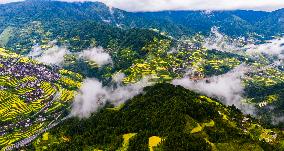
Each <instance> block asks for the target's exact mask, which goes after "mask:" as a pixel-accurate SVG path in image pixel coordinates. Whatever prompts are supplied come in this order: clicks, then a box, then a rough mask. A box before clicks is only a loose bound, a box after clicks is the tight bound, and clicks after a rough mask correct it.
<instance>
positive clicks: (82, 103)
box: [71, 75, 152, 118]
mask: <svg viewBox="0 0 284 151" xmlns="http://www.w3.org/2000/svg"><path fill="white" fill-rule="evenodd" d="M120 76H121V75H120ZM115 80H117V79H115ZM115 80H113V81H115ZM150 85H152V83H150V82H149V78H144V79H142V80H141V81H139V82H137V83H133V84H128V85H122V83H121V81H117V82H115V85H112V86H109V87H107V86H103V84H102V83H101V82H100V81H98V80H97V79H90V78H88V79H85V80H84V81H83V84H82V86H81V88H80V90H79V93H78V95H77V96H76V97H75V99H74V102H73V104H72V110H71V115H72V116H75V117H79V118H88V117H90V116H91V114H92V113H94V112H96V111H97V110H98V109H100V108H101V107H103V106H104V105H105V104H106V102H110V103H112V104H113V105H115V106H117V105H120V104H122V103H124V102H125V101H127V100H129V99H131V98H133V97H134V96H136V95H139V94H140V93H142V92H143V88H144V87H146V86H150Z"/></svg>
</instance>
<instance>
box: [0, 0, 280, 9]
mask: <svg viewBox="0 0 284 151" xmlns="http://www.w3.org/2000/svg"><path fill="white" fill-rule="evenodd" d="M14 1H20V0H0V3H9V2H14ZM61 1H68V2H74V1H76V2H78V1H80V2H83V1H86V0H61ZM88 1H100V2H103V3H105V4H107V5H108V6H111V7H116V8H120V9H123V10H126V11H132V12H133V11H134V12H136V11H161V10H235V9H244V10H248V9H249V10H263V11H273V10H277V9H280V8H284V0H88Z"/></svg>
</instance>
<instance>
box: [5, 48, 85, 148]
mask: <svg viewBox="0 0 284 151" xmlns="http://www.w3.org/2000/svg"><path fill="white" fill-rule="evenodd" d="M81 81H82V76H81V75H79V74H76V73H73V72H71V71H67V70H64V69H58V68H57V67H50V66H45V65H43V64H40V63H38V62H36V61H33V60H30V59H29V58H26V57H22V56H20V55H17V54H15V53H11V52H9V51H6V50H4V49H3V48H0V148H3V149H5V148H13V146H17V145H24V144H25V143H27V142H29V138H32V137H34V136H36V135H37V134H38V133H39V132H43V131H45V130H46V129H47V128H49V127H51V125H52V124H55V123H57V122H59V121H60V120H61V119H62V118H63V117H65V116H66V115H67V114H68V107H69V106H70V103H71V100H72V99H73V97H74V95H75V94H76V91H75V90H76V89H77V88H78V87H80V82H81Z"/></svg>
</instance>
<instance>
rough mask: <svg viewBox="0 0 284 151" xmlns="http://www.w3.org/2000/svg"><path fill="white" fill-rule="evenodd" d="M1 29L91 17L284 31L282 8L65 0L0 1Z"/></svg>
mask: <svg viewBox="0 0 284 151" xmlns="http://www.w3.org/2000/svg"><path fill="white" fill-rule="evenodd" d="M0 9H1V12H0V32H1V31H2V30H4V29H5V27H7V26H24V25H25V24H27V23H29V22H31V21H51V22H58V21H65V22H66V21H83V20H85V21H86V20H92V21H97V22H100V23H105V24H111V25H116V26H118V27H121V28H135V27H137V28H147V29H148V28H155V29H158V30H160V31H164V32H167V33H169V35H171V36H174V37H180V36H189V35H193V34H195V33H198V32H201V33H202V34H208V33H209V32H210V29H211V28H212V27H213V26H217V27H220V31H222V32H224V33H225V34H228V35H231V36H247V35H251V34H254V35H255V34H259V35H263V36H265V37H268V36H274V35H280V34H282V33H283V32H284V24H283V23H284V9H280V10H277V11H273V12H263V11H249V10H248V11H247V10H236V11H211V12H208V11H162V12H138V13H132V12H126V11H123V10H119V9H116V8H109V7H108V6H106V5H105V4H103V3H99V2H84V3H67V2H57V1H46V0H40V1H38V0H27V1H24V2H16V3H10V4H5V5H0Z"/></svg>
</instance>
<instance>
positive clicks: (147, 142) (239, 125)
mask: <svg viewBox="0 0 284 151" xmlns="http://www.w3.org/2000/svg"><path fill="white" fill-rule="evenodd" d="M145 92H146V93H145V94H141V95H138V96H136V97H134V98H133V99H131V100H129V101H128V102H126V103H125V105H124V106H123V107H122V108H121V109H120V110H109V109H107V108H109V107H110V106H109V105H107V106H106V108H104V109H101V110H100V111H99V112H98V113H96V114H93V115H92V116H91V117H90V118H88V119H81V120H80V119H77V118H71V119H68V120H66V121H64V122H63V123H62V124H61V125H60V126H58V127H56V128H54V129H52V130H50V131H49V134H48V136H49V138H51V139H48V140H46V139H44V138H45V137H46V134H43V137H39V138H38V139H37V140H36V141H35V142H34V143H33V144H32V145H31V146H29V147H28V148H29V149H33V148H42V147H43V146H45V147H48V148H47V150H68V149H71V148H72V150H94V149H99V150H117V149H122V148H124V149H125V148H128V150H148V148H153V149H154V150H156V149H157V150H211V149H218V150H222V149H223V150H224V149H226V148H230V149H232V150H277V149H279V150H281V149H283V148H281V145H280V144H281V143H283V134H282V132H280V131H279V130H276V129H267V128H264V127H263V126H261V124H260V123H259V122H258V121H257V120H255V119H253V118H251V117H250V116H245V115H243V114H242V113H241V112H240V111H239V110H238V109H236V108H235V107H234V106H228V107H226V106H224V105H222V104H220V103H219V102H218V101H217V100H214V99H211V98H208V97H205V96H202V95H199V94H196V93H194V92H191V91H189V90H186V89H184V88H182V87H180V86H177V87H175V86H173V85H170V84H158V85H155V86H151V87H146V88H145ZM126 146H128V147H126ZM154 146H155V147H154Z"/></svg>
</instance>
